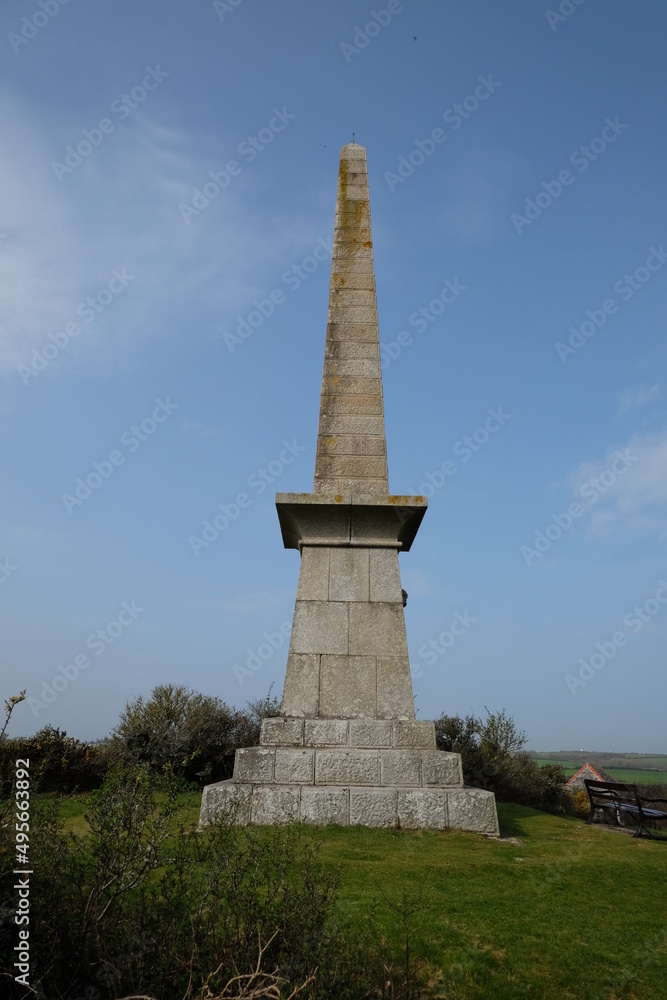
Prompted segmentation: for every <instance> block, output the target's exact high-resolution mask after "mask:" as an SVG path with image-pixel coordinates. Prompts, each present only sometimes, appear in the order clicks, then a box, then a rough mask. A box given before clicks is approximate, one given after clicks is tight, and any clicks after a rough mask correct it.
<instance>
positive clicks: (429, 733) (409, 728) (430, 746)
mask: <svg viewBox="0 0 667 1000" xmlns="http://www.w3.org/2000/svg"><path fill="white" fill-rule="evenodd" d="M394 746H395V747H412V748H413V749H415V750H435V748H436V746H435V723H434V722H422V721H415V722H402V721H396V722H394Z"/></svg>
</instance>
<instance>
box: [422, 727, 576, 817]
mask: <svg viewBox="0 0 667 1000" xmlns="http://www.w3.org/2000/svg"><path fill="white" fill-rule="evenodd" d="M435 733H436V742H437V746H438V749H439V750H449V751H451V752H453V753H460V754H461V763H462V766H463V780H464V781H465V783H466V784H468V785H473V786H475V787H477V788H486V789H488V790H490V791H492V792H494V793H495V795H496V796H497V798H498V799H499V800H500V801H501V802H513V803H515V804H516V805H524V806H533V807H534V808H535V809H544V810H548V811H554V810H556V811H559V812H562V811H566V812H572V811H573V807H572V801H571V797H570V796H569V795H568V793H567V792H566V791H565V787H564V786H565V781H566V780H567V779H566V775H565V771H564V770H563V768H562V767H561V766H560V764H548V765H544V766H542V767H540V765H539V764H538V763H537V762H536V761H535V760H533V758H532V757H530V756H529V755H528V754H527V753H526V752H525V751H524V750H523V747H524V746H525V743H526V736H525V733H523V732H520V731H519V730H518V729H517V728H516V724H515V722H514V720H513V719H512V718H511V716H509V715H508V714H507V712H506V711H505V710H504V709H503V710H502V711H501V712H489V710H488V709H487V712H486V718H485V719H482V718H479V717H478V716H475V715H467V716H465V718H462V717H461V716H458V715H453V716H452V715H442V716H441V717H440V718H439V719H436V723H435Z"/></svg>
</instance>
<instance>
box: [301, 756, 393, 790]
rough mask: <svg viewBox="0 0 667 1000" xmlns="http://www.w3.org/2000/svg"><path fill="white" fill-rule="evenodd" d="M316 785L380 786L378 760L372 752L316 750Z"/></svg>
mask: <svg viewBox="0 0 667 1000" xmlns="http://www.w3.org/2000/svg"><path fill="white" fill-rule="evenodd" d="M315 784H316V785H376V786H379V784H380V758H379V756H378V752H377V751H373V750H342V749H341V750H316V751H315Z"/></svg>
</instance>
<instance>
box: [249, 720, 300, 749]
mask: <svg viewBox="0 0 667 1000" xmlns="http://www.w3.org/2000/svg"><path fill="white" fill-rule="evenodd" d="M259 742H260V745H261V746H266V747H276V746H282V747H300V746H303V719H284V718H282V717H280V716H278V717H277V718H273V719H262V725H261V728H260V733H259Z"/></svg>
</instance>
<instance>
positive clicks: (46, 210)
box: [0, 95, 317, 376]
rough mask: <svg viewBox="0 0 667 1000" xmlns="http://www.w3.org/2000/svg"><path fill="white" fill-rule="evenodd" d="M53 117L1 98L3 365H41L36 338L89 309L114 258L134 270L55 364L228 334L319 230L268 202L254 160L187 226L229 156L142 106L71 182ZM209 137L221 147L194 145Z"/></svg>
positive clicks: (66, 131) (6, 369)
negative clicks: (198, 197)
mask: <svg viewBox="0 0 667 1000" xmlns="http://www.w3.org/2000/svg"><path fill="white" fill-rule="evenodd" d="M42 125H43V123H41V122H40V121H39V120H38V119H37V117H36V116H35V114H33V112H32V109H31V108H30V107H29V106H28V105H27V104H26V103H24V102H22V101H20V100H18V99H17V98H15V97H11V96H7V95H5V96H4V97H2V98H0V129H1V130H2V135H3V143H2V148H0V232H1V233H3V234H6V236H5V238H3V239H0V298H1V300H2V316H3V318H2V325H1V326H0V375H2V374H4V375H8V374H13V373H15V372H16V368H17V366H18V365H19V364H29V363H30V360H31V357H32V354H31V349H32V348H38V349H39V348H41V347H42V346H43V345H44V344H45V343H48V340H47V337H48V334H49V333H51V332H56V331H59V330H62V329H63V328H64V327H65V324H67V323H68V322H72V321H76V319H77V316H76V308H77V306H78V305H79V303H81V302H82V301H83V300H84V299H85V298H86V297H88V296H90V295H95V294H96V293H97V292H98V290H99V289H100V288H103V287H105V286H106V284H107V282H108V281H109V278H110V276H111V272H112V271H113V269H114V268H126V269H127V270H128V271H129V272H130V273H131V274H133V275H134V276H135V277H134V280H133V281H132V283H131V284H130V285H129V286H128V288H127V290H126V291H125V292H124V293H123V295H120V296H118V297H117V299H116V300H115V301H114V302H113V304H112V305H110V306H109V308H108V309H106V310H104V311H103V312H102V313H100V314H99V315H98V316H96V318H95V321H94V322H93V323H91V324H90V326H83V328H82V332H81V335H79V336H78V337H76V338H75V339H74V338H73V339H72V340H71V341H70V343H69V344H68V346H67V350H66V351H65V352H60V354H59V356H58V357H57V358H56V359H54V360H53V363H52V364H50V365H49V368H48V375H49V376H51V375H54V374H57V373H58V372H59V371H61V370H62V369H63V367H65V366H67V367H68V368H70V369H72V370H73V369H75V368H77V369H78V368H84V369H85V368H87V367H88V366H91V365H93V366H96V365H100V364H108V363H109V361H110V360H111V361H113V360H116V359H121V358H122V356H123V353H124V350H125V349H126V348H127V347H128V346H133V345H135V344H137V343H142V342H150V341H151V340H160V339H162V340H164V339H167V338H169V337H170V336H174V335H175V334H176V333H178V334H179V335H187V336H188V337H190V338H193V337H197V336H203V337H210V336H215V335H217V334H218V333H220V331H221V330H222V329H223V324H224V322H225V320H226V319H228V318H231V317H233V316H234V315H235V314H236V313H237V312H240V311H242V310H243V309H244V308H247V307H248V304H249V303H250V302H251V301H252V299H253V297H255V296H257V295H259V294H260V293H262V292H263V291H265V288H264V281H267V282H269V281H274V282H275V281H276V280H277V276H279V275H280V267H281V264H282V263H283V261H285V262H286V263H287V262H291V260H292V259H293V258H294V257H295V256H296V255H297V254H298V253H299V252H301V253H303V249H305V248H306V247H307V246H308V245H309V243H310V242H311V241H312V239H313V231H314V230H313V220H312V219H311V220H310V222H309V224H305V222H304V220H300V219H294V218H291V217H290V218H289V219H285V218H284V217H283V216H282V209H281V208H280V206H279V205H277V207H275V208H274V209H272V210H269V211H267V212H265V213H258V212H257V209H256V200H257V187H258V185H261V184H262V183H263V182H265V177H266V174H265V173H263V172H262V168H258V167H257V166H256V165H255V164H248V165H247V166H246V167H245V169H244V172H243V174H242V175H241V176H239V177H238V178H235V179H234V185H231V184H230V186H229V187H228V188H227V189H226V190H225V191H224V192H222V193H221V194H220V196H219V197H218V198H217V199H215V200H212V201H211V204H210V205H209V206H208V207H207V208H205V209H204V210H203V211H202V212H201V214H200V215H199V216H198V217H197V218H196V219H193V221H192V223H191V224H190V225H189V226H188V225H185V224H184V222H183V218H182V216H181V214H180V213H179V204H180V203H181V202H191V201H192V193H193V189H194V188H195V187H201V186H202V185H203V184H205V183H206V181H207V180H208V179H209V176H208V175H209V171H211V170H216V169H218V168H219V167H220V166H221V164H222V163H224V162H225V160H224V154H223V152H220V154H219V157H220V158H219V160H218V159H217V155H218V154H216V153H215V152H213V153H211V151H210V148H209V147H210V143H209V144H208V146H207V144H206V143H204V144H201V143H199V142H198V139H197V136H191V135H188V134H186V133H183V132H180V131H178V130H176V129H172V128H168V127H165V126H163V125H157V124H155V122H154V121H152V120H151V119H150V118H148V117H146V115H145V114H143V113H142V112H141V111H136V112H135V113H134V114H133V116H132V119H131V122H130V123H129V124H128V125H127V126H125V125H121V124H119V125H117V127H116V131H115V132H114V133H113V134H111V135H109V136H107V137H106V138H105V140H104V142H103V143H102V144H101V145H100V146H99V148H96V149H94V150H93V151H92V153H91V155H90V156H89V157H87V158H86V159H85V160H84V161H83V162H82V163H81V164H80V165H79V166H78V167H76V168H75V169H74V170H73V172H72V173H71V174H67V175H65V176H63V177H62V179H61V180H60V181H59V180H58V178H57V177H56V174H55V173H54V171H53V169H52V167H51V164H52V161H53V160H54V158H57V159H60V160H62V159H63V157H64V143H63V150H62V151H60V149H59V147H58V146H55V145H54V143H53V141H51V138H52V137H50V138H48V139H47V137H46V136H45V135H44V130H43V128H42ZM77 128H80V126H78V125H77V124H76V123H75V124H72V123H71V122H65V123H64V124H63V125H62V128H60V129H59V130H58V131H59V133H60V134H61V135H65V136H74V137H76V135H77ZM51 131H53V130H51ZM202 145H203V148H204V149H207V148H208V152H207V153H206V154H202V153H200V152H195V150H199V149H201V148H202ZM265 155H266V156H267V157H269V156H270V151H267V153H266V154H265ZM255 174H257V175H258V176H255ZM251 197H252V200H253V204H254V205H255V208H253V210H252V212H250V211H249V210H248V207H247V206H248V203H249V200H250V198H251ZM316 235H317V233H316ZM276 272H277V274H276ZM193 312H196V319H195V320H194V321H193V320H192V314H193ZM184 323H189V324H191V325H188V328H187V330H184V329H183V324H184Z"/></svg>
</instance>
